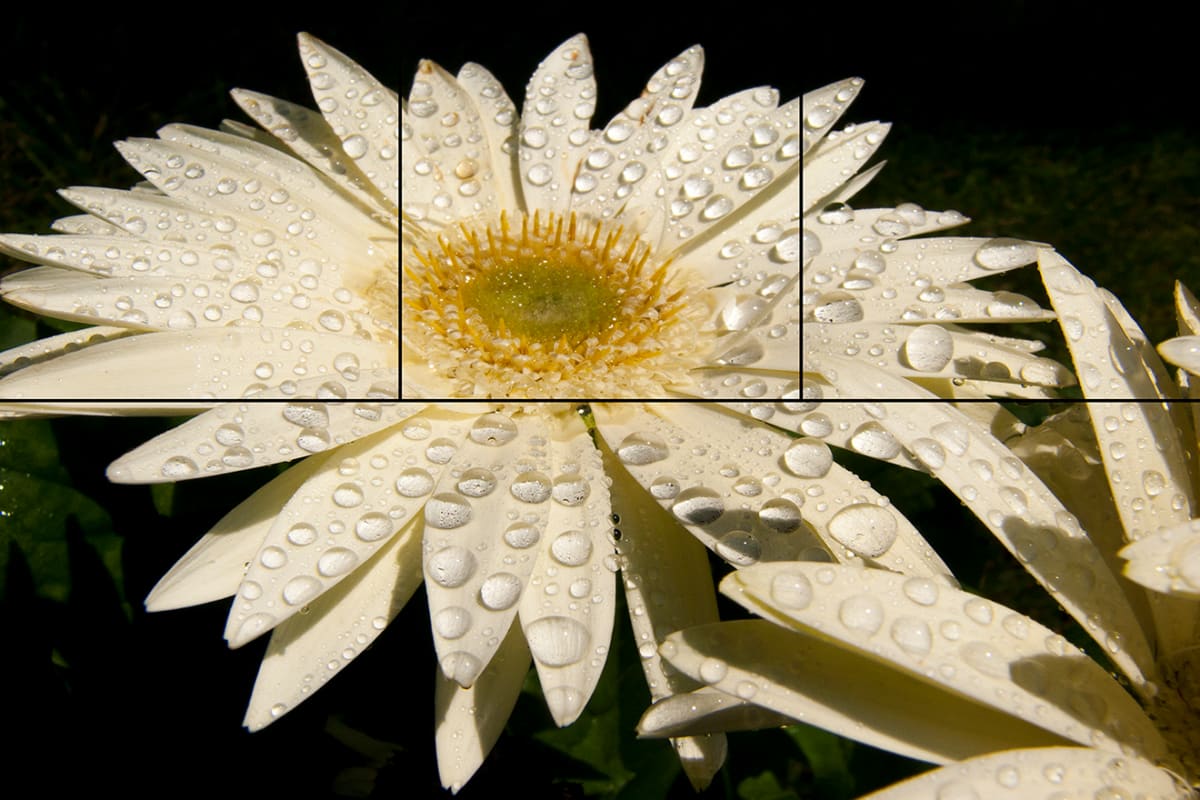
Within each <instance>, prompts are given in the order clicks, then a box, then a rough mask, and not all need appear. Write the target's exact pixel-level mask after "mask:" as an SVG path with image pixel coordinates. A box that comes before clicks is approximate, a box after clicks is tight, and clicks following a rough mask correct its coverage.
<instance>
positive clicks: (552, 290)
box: [463, 259, 621, 342]
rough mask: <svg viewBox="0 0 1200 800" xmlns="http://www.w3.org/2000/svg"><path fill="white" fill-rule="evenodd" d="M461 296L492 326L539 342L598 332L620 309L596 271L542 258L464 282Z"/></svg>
mask: <svg viewBox="0 0 1200 800" xmlns="http://www.w3.org/2000/svg"><path fill="white" fill-rule="evenodd" d="M463 298H464V300H465V301H466V303H467V305H468V306H469V307H473V308H475V309H477V310H478V311H479V315H480V316H481V317H482V318H483V321H484V322H485V323H486V324H487V326H488V327H489V328H491V329H492V330H498V329H500V327H501V326H504V327H506V328H507V329H508V330H509V331H511V332H512V333H514V334H516V335H517V336H524V337H525V338H527V339H531V340H535V341H542V342H546V341H549V342H553V341H554V340H556V339H566V340H567V341H569V342H578V341H580V340H581V339H585V338H587V337H588V336H594V335H596V334H598V333H602V332H603V331H604V330H606V329H608V328H609V327H611V326H612V325H613V324H614V323H615V321H616V320H617V318H618V314H619V313H620V308H621V298H620V296H619V295H618V294H617V292H616V291H615V290H614V289H613V287H612V286H611V285H609V283H607V282H606V281H605V280H604V275H603V274H601V273H600V272H599V271H598V270H596V269H594V268H592V267H589V266H587V265H584V264H571V263H567V264H560V263H555V262H553V261H548V260H545V259H529V260H525V259H518V260H516V261H514V262H513V263H511V264H504V265H502V266H499V267H496V268H494V269H490V270H487V271H485V272H484V273H483V274H481V275H478V276H476V277H475V278H474V280H471V281H470V282H469V283H467V285H466V286H465V287H464V288H463Z"/></svg>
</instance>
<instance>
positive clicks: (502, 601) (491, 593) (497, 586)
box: [479, 572, 521, 611]
mask: <svg viewBox="0 0 1200 800" xmlns="http://www.w3.org/2000/svg"><path fill="white" fill-rule="evenodd" d="M520 597H521V579H520V578H518V577H517V576H516V575H513V574H512V573H509V572H497V573H496V574H495V575H489V576H488V577H487V578H486V579H485V580H484V582H483V585H482V586H480V587H479V602H481V603H483V605H485V606H486V607H488V608H490V609H492V610H493V611H503V610H504V609H506V608H511V607H512V606H513V604H514V603H516V602H517V600H518V599H519V598H520Z"/></svg>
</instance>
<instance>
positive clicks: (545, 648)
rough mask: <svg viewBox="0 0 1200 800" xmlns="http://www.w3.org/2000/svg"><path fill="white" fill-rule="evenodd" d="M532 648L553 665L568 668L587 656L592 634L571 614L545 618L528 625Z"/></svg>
mask: <svg viewBox="0 0 1200 800" xmlns="http://www.w3.org/2000/svg"><path fill="white" fill-rule="evenodd" d="M525 639H526V641H527V642H528V643H529V651H530V652H531V653H532V654H533V656H534V658H536V659H537V660H538V661H540V662H541V663H543V664H545V665H547V666H550V667H565V666H567V665H568V664H574V663H576V662H578V661H579V660H580V659H582V658H583V656H584V654H585V653H586V652H587V649H588V647H589V646H590V645H591V642H592V635H591V633H589V632H588V629H587V628H585V627H584V626H583V624H582V623H579V622H576V621H575V620H573V619H571V618H570V617H542V618H541V619H537V620H534V621H533V622H531V623H530V624H529V625H527V626H525Z"/></svg>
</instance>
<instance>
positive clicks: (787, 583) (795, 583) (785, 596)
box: [771, 572, 813, 611]
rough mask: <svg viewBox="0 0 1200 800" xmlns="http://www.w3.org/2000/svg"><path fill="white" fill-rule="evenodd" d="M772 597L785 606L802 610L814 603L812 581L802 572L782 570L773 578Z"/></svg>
mask: <svg viewBox="0 0 1200 800" xmlns="http://www.w3.org/2000/svg"><path fill="white" fill-rule="evenodd" d="M771 599H772V600H774V601H775V602H776V603H778V604H779V605H781V606H783V607H784V608H790V609H795V610H797V611H801V610H803V609H805V608H808V606H809V604H810V603H812V600H813V588H812V583H811V582H809V580H808V577H807V576H806V575H804V574H802V573H799V572H781V573H779V574H778V575H776V576H775V577H774V578H772V579H771Z"/></svg>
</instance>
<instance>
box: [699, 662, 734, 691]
mask: <svg viewBox="0 0 1200 800" xmlns="http://www.w3.org/2000/svg"><path fill="white" fill-rule="evenodd" d="M728 672H729V665H728V664H726V663H725V662H724V661H722V660H721V659H719V658H706V659H704V660H703V661H701V662H700V680H702V681H704V682H705V683H707V684H710V685H711V684H714V683H720V682H721V680H722V679H723V678H724V677H725V675H726V674H727V673H728Z"/></svg>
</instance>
